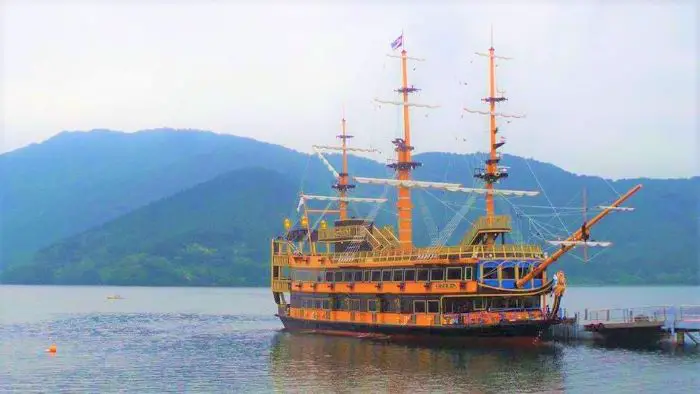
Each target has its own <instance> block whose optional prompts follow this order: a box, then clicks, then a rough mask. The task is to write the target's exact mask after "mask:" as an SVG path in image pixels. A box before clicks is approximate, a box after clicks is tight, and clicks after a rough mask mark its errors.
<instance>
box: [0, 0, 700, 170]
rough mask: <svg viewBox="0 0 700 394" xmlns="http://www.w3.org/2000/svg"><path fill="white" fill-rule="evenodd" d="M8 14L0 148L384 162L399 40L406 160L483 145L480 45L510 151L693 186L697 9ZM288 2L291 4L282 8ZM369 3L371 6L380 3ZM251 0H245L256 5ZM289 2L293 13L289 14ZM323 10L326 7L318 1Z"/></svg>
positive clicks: (450, 7) (310, 8)
mask: <svg viewBox="0 0 700 394" xmlns="http://www.w3.org/2000/svg"><path fill="white" fill-rule="evenodd" d="M0 3H1V4H2V10H1V12H2V20H1V23H2V70H1V74H0V75H2V77H1V78H0V82H1V85H0V93H2V95H1V100H2V102H1V103H0V104H1V105H0V108H1V109H2V114H1V116H2V140H1V141H0V152H7V151H11V150H14V149H18V148H21V147H23V146H26V145H28V144H31V143H36V142H41V141H44V140H46V139H48V138H50V137H51V136H53V135H55V134H58V133H59V132H61V131H64V130H90V129H96V128H107V129H112V130H122V131H127V132H133V131H138V130H142V129H151V128H159V127H173V128H193V129H204V130H211V131H214V132H217V133H228V134H235V135H241V136H247V137H252V138H255V139H259V140H262V141H267V142H272V143H276V144H280V145H284V146H287V147H289V148H292V149H295V150H299V151H304V152H310V151H311V145H312V144H333V143H334V142H335V135H336V134H338V131H339V130H340V119H341V117H342V116H343V113H344V114H345V117H346V119H347V122H348V123H347V125H348V132H349V133H351V134H353V135H355V136H356V138H354V139H353V140H352V144H353V145H354V146H358V147H370V146H371V147H374V148H377V149H380V150H381V152H382V153H381V154H378V155H376V156H377V157H375V158H376V159H377V160H382V161H383V160H386V159H387V158H389V157H390V156H391V155H392V153H393V152H392V146H391V144H390V141H391V139H393V138H394V137H395V136H399V133H400V132H401V127H402V125H401V118H400V110H401V109H400V107H396V106H392V105H378V104H377V103H376V102H375V101H373V100H374V99H375V98H379V99H383V100H397V99H398V96H397V95H396V93H395V92H393V89H396V88H398V87H399V85H400V82H401V73H400V63H399V61H398V60H397V59H395V58H391V57H388V56H386V55H387V54H391V53H394V54H396V53H397V52H392V51H391V48H390V45H389V44H390V42H391V41H393V40H394V39H395V38H396V37H398V36H399V35H400V34H401V33H402V32H403V34H404V38H405V48H406V50H407V51H408V53H409V56H414V57H419V58H424V59H425V61H422V62H411V64H410V65H409V76H408V78H409V84H413V85H415V86H416V87H419V88H421V89H423V90H422V91H421V92H420V93H419V94H417V95H414V97H412V101H414V102H417V103H425V104H433V105H439V106H440V107H439V108H436V109H414V110H412V113H411V129H412V143H413V145H414V146H415V147H416V152H428V151H448V152H457V153H468V152H475V151H484V150H486V149H487V148H488V142H487V138H488V119H487V118H486V117H484V116H481V115H474V114H469V113H466V112H464V111H463V108H464V107H467V108H470V109H479V110H484V109H485V104H484V103H483V102H481V98H483V97H486V96H487V90H486V89H487V76H488V74H487V71H488V69H487V59H486V58H484V57H479V56H477V55H475V52H486V51H487V50H488V48H489V46H490V44H491V28H492V27H493V45H494V47H495V48H496V54H497V55H502V56H508V57H512V58H513V59H512V60H504V61H500V62H498V67H497V69H496V70H497V78H496V83H497V86H498V89H499V90H504V91H505V93H504V94H505V96H506V97H508V101H507V102H506V103H505V104H503V105H501V106H500V108H499V110H500V111H502V112H506V113H512V114H525V118H522V119H515V120H512V121H511V122H510V123H506V122H505V120H504V121H501V124H500V127H499V130H500V132H501V135H502V136H504V137H505V138H506V140H507V144H506V145H505V146H504V147H503V148H501V150H502V151H503V152H504V153H511V154H515V155H520V156H525V157H532V158H535V159H537V160H540V161H544V162H549V163H552V164H555V165H557V166H559V167H562V168H564V169H566V170H568V171H571V172H574V173H578V174H586V175H599V176H604V177H607V178H612V179H619V178H631V177H653V178H675V177H687V176H693V175H700V165H699V164H698V156H700V155H698V153H699V152H700V147H699V144H700V138H698V122H697V115H698V114H697V111H698V107H699V105H698V79H697V71H698V69H700V68H699V67H698V42H697V40H698V39H697V36H698V27H697V25H698V19H699V17H698V12H699V8H698V6H697V5H695V2H694V1H690V0H687V1H683V0H677V1H669V2H660V1H613V2H605V4H604V3H603V2H596V1H592V0H591V1H585V2H584V1H570V2H553V1H552V2H546V1H529V2H527V3H526V2H515V1H512V2H500V3H496V2H488V4H487V2H486V1H483V2H481V1H460V2H457V1H447V0H446V1H441V2H433V4H430V5H427V2H423V4H426V5H420V4H421V3H420V2H418V1H415V2H403V3H404V4H403V5H400V2H398V1H390V0H384V1H382V2H374V3H375V4H370V2H368V1H358V2H352V3H350V2H345V3H343V2H340V1H338V2H335V3H331V2H321V1H320V0H318V1H311V0H309V1H292V2H286V3H283V2H281V1H280V2H273V1H258V2H253V1H249V2H247V1H246V0H238V1H233V0H232V1H199V2H194V1H185V0H181V1H177V0H175V1H144V2H136V1H122V2H116V1H99V0H98V1H77V2H68V1H58V0H56V1H53V2H50V1H37V0H23V1H19V0H0ZM289 3H292V4H291V5H290V4H289ZM377 3H378V4H377ZM256 4H257V5H256ZM285 4H287V5H285ZM329 4H332V5H329Z"/></svg>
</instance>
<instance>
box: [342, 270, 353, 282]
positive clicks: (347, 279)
mask: <svg viewBox="0 0 700 394" xmlns="http://www.w3.org/2000/svg"><path fill="white" fill-rule="evenodd" d="M343 279H344V280H343V281H344V282H352V271H345V273H344V278H343Z"/></svg>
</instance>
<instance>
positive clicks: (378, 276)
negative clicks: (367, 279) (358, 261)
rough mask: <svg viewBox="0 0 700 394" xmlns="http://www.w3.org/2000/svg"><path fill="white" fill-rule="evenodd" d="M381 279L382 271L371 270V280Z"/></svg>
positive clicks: (377, 280) (379, 280) (378, 280)
mask: <svg viewBox="0 0 700 394" xmlns="http://www.w3.org/2000/svg"><path fill="white" fill-rule="evenodd" d="M381 281H382V271H372V282H381Z"/></svg>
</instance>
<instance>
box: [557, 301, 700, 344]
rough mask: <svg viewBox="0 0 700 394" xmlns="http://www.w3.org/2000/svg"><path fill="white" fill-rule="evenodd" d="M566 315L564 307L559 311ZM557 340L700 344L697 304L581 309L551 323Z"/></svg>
mask: <svg viewBox="0 0 700 394" xmlns="http://www.w3.org/2000/svg"><path fill="white" fill-rule="evenodd" d="M562 313H563V315H564V316H566V311H563V312H562ZM549 334H550V337H551V338H552V339H554V340H559V341H564V342H567V341H579V340H594V341H600V342H604V343H607V344H636V345H645V344H646V345H650V344H654V343H657V342H659V341H667V342H671V343H674V344H677V345H681V346H683V345H686V344H689V345H695V346H698V345H700V305H681V306H678V307H676V306H647V307H637V308H617V309H598V310H588V309H586V310H584V312H583V313H576V314H575V315H574V316H573V317H572V318H565V319H564V321H563V322H562V323H561V324H558V325H556V326H553V327H552V328H551V330H550V333H549Z"/></svg>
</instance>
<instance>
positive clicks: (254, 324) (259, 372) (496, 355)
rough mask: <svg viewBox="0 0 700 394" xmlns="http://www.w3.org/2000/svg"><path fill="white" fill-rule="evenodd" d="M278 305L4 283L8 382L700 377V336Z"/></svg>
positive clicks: (173, 386)
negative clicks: (327, 327)
mask: <svg viewBox="0 0 700 394" xmlns="http://www.w3.org/2000/svg"><path fill="white" fill-rule="evenodd" d="M110 294H120V295H121V296H123V297H124V298H125V299H123V300H107V299H106V296H107V295H110ZM669 304H670V305H672V304H676V305H678V304H700V289H698V288H692V287H657V288H638V287H620V288H612V287H607V288H605V287H603V288H575V287H574V288H569V289H567V294H566V297H565V301H564V307H566V308H567V309H568V310H570V311H573V310H582V309H583V308H585V307H589V308H603V307H628V306H644V305H669ZM274 313H275V306H274V303H273V302H272V296H271V293H270V291H269V290H268V289H232V288H139V287H119V288H116V287H52V286H0V392H94V393H97V392H100V393H103V392H135V393H162V392H208V393H212V392H254V393H265V392H300V393H309V392H341V393H345V392H363V393H365V392H367V393H369V392H372V393H374V392H392V393H393V392H417V391H430V392H460V393H466V392H474V393H484V392H581V393H592V392H598V393H605V392H615V393H621V392H631V393H632V392H633V393H640V392H641V393H645V392H649V393H652V392H677V393H690V392H698V391H699V390H700V389H699V388H700V351H698V350H697V349H692V348H688V347H686V348H676V349H668V348H666V349H652V350H626V349H606V348H602V347H597V346H595V345H589V344H586V345H581V344H578V345H562V344H543V345H540V346H528V347H513V346H512V345H511V346H510V347H506V346H499V347H498V348H486V347H473V346H472V347H464V346H439V347H438V346H425V345H420V346H419V345H413V344H407V343H401V344H398V343H388V342H380V341H370V340H362V339H354V338H342V337H327V336H321V335H298V334H296V335H295V334H289V333H285V332H281V331H280V329H281V328H282V326H281V324H280V322H279V321H278V320H277V318H275V317H274ZM52 342H54V343H56V345H57V347H58V352H57V353H56V354H55V355H51V354H49V353H46V352H45V349H46V348H47V347H48V346H49V345H50V344H51V343H52Z"/></svg>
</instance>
